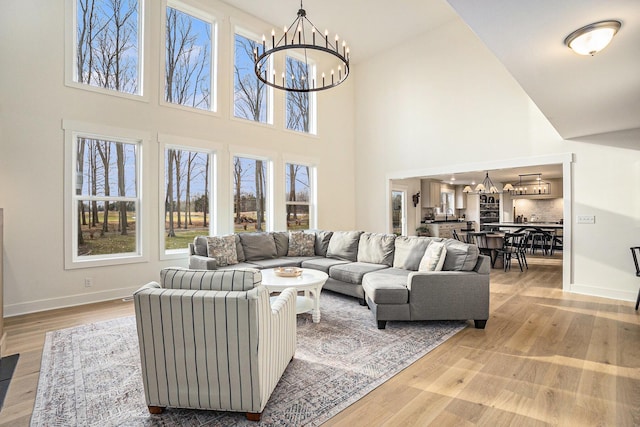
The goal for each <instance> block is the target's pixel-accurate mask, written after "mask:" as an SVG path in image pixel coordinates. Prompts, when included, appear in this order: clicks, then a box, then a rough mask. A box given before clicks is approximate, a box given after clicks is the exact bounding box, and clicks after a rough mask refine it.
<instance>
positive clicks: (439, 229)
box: [421, 220, 475, 239]
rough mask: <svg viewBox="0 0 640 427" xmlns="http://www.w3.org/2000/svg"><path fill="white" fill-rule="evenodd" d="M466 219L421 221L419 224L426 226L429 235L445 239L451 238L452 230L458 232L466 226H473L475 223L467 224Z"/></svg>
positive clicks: (465, 228)
mask: <svg viewBox="0 0 640 427" xmlns="http://www.w3.org/2000/svg"><path fill="white" fill-rule="evenodd" d="M469 223H473V221H469ZM469 223H468V222H467V221H459V220H453V221H433V222H428V223H423V224H421V225H425V226H427V229H428V230H429V235H430V236H431V237H442V238H446V239H453V231H454V230H455V231H456V233H458V234H460V233H461V231H462V230H467V228H474V226H475V223H473V225H471V226H469Z"/></svg>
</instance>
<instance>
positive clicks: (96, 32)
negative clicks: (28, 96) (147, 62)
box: [73, 0, 142, 95]
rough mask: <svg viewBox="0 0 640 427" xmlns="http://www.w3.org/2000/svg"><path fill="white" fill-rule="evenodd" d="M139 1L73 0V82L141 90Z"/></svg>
mask: <svg viewBox="0 0 640 427" xmlns="http://www.w3.org/2000/svg"><path fill="white" fill-rule="evenodd" d="M141 4H142V1H138V0H77V1H76V16H75V22H76V26H75V65H76V67H75V71H74V78H73V79H74V81H75V82H77V83H84V84H87V85H90V86H95V87H101V88H105V89H110V90H115V91H119V92H124V93H130V94H138V95H139V94H140V92H141V84H140V81H141V76H140V68H141V67H140V65H141V59H140V58H141V53H142V49H141V47H140V46H141V43H140V37H141V36H140V16H142V6H141Z"/></svg>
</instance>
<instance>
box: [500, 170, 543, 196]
mask: <svg viewBox="0 0 640 427" xmlns="http://www.w3.org/2000/svg"><path fill="white" fill-rule="evenodd" d="M523 176H524V177H529V176H535V177H536V179H535V181H534V182H529V183H528V184H527V183H526V182H522V177H523ZM518 177H519V178H520V179H519V180H518V182H516V183H514V184H507V185H505V186H504V188H503V190H504V191H505V192H508V193H510V194H511V195H514V196H523V195H532V194H534V195H535V194H539V195H542V194H550V193H551V184H550V183H548V182H545V181H543V180H542V174H541V173H526V174H523V175H518Z"/></svg>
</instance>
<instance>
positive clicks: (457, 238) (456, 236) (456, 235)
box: [452, 230, 462, 241]
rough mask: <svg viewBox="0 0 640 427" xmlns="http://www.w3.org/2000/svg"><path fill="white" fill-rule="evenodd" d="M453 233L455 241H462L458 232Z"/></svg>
mask: <svg viewBox="0 0 640 427" xmlns="http://www.w3.org/2000/svg"><path fill="white" fill-rule="evenodd" d="M452 233H453V238H454V239H456V240H459V241H462V240H461V239H460V236H459V235H458V232H457V231H456V230H453V232H452Z"/></svg>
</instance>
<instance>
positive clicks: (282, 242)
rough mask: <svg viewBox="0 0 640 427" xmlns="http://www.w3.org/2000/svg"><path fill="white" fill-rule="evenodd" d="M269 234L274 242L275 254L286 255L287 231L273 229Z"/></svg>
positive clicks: (287, 248)
mask: <svg viewBox="0 0 640 427" xmlns="http://www.w3.org/2000/svg"><path fill="white" fill-rule="evenodd" d="M271 234H272V235H273V240H274V241H275V242H276V256H278V257H281V256H287V252H289V233H287V232H286V231H274V232H273V233H271Z"/></svg>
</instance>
